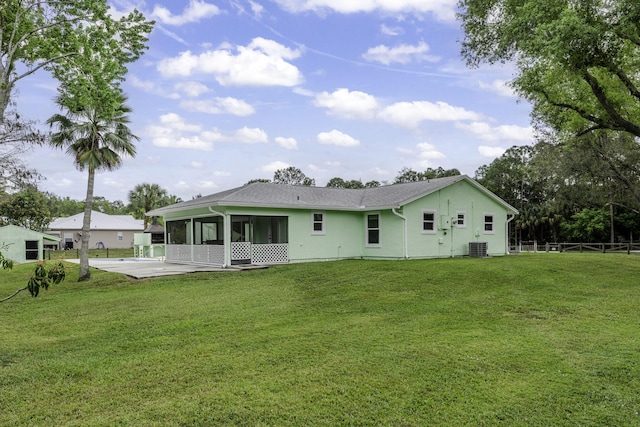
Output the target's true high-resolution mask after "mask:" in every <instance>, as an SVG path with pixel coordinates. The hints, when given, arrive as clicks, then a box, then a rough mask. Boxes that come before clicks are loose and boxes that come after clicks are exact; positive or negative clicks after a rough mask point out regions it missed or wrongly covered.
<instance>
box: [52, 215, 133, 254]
mask: <svg viewBox="0 0 640 427" xmlns="http://www.w3.org/2000/svg"><path fill="white" fill-rule="evenodd" d="M83 218H84V213H79V214H77V215H73V216H70V217H67V218H57V219H55V220H54V221H52V222H51V224H49V231H48V233H50V234H52V235H55V236H58V237H60V249H79V248H80V245H81V239H82V221H83ZM143 231H144V221H142V220H141V219H140V220H138V219H134V218H133V217H132V216H131V215H107V214H104V213H102V212H97V211H92V212H91V236H90V238H89V248H90V249H106V248H109V249H118V248H120V249H122V248H125V249H126V248H132V247H133V235H134V233H142V232H143Z"/></svg>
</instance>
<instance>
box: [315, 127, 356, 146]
mask: <svg viewBox="0 0 640 427" xmlns="http://www.w3.org/2000/svg"><path fill="white" fill-rule="evenodd" d="M318 142H319V143H320V144H327V145H337V146H340V147H355V146H357V145H360V141H358V140H357V139H355V138H353V137H352V136H350V135H347V134H346V133H342V132H340V131H339V130H335V129H334V130H332V131H331V132H320V133H319V134H318Z"/></svg>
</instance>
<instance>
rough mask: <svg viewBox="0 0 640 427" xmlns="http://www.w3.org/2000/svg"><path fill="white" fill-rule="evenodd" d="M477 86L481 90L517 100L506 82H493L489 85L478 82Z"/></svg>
mask: <svg viewBox="0 0 640 427" xmlns="http://www.w3.org/2000/svg"><path fill="white" fill-rule="evenodd" d="M478 85H479V86H480V88H481V89H485V90H489V91H491V92H494V93H497V94H498V95H500V96H504V97H507V98H517V96H518V95H516V93H515V92H514V91H513V89H511V88H510V87H509V82H508V81H506V80H494V81H492V82H490V83H485V82H478Z"/></svg>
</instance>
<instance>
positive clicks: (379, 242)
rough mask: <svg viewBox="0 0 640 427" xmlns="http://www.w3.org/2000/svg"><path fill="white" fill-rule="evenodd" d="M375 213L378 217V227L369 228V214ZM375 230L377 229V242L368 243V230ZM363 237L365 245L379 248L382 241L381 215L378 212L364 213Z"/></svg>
mask: <svg viewBox="0 0 640 427" xmlns="http://www.w3.org/2000/svg"><path fill="white" fill-rule="evenodd" d="M372 215H375V216H377V217H378V228H369V216H372ZM372 230H377V231H378V243H370V242H369V231H372ZM364 238H365V241H366V246H367V247H369V248H379V247H380V246H381V242H382V215H380V212H367V213H365V215H364Z"/></svg>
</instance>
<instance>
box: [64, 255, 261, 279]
mask: <svg viewBox="0 0 640 427" xmlns="http://www.w3.org/2000/svg"><path fill="white" fill-rule="evenodd" d="M66 261H69V262H73V263H76V264H79V263H80V260H78V259H68V260H66ZM89 266H90V267H93V268H97V269H98V270H103V271H109V272H111V273H121V274H125V275H127V276H130V277H133V278H136V279H143V278H146V277H159V276H172V275H178V274H188V273H199V272H207V271H210V272H214V271H216V272H238V271H242V270H246V269H250V268H267V267H266V266H251V267H249V266H239V267H236V266H233V267H230V268H220V267H214V266H207V265H193V264H171V263H166V262H163V261H162V260H159V259H156V258H112V259H111V258H90V259H89ZM247 267H249V268H247Z"/></svg>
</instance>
